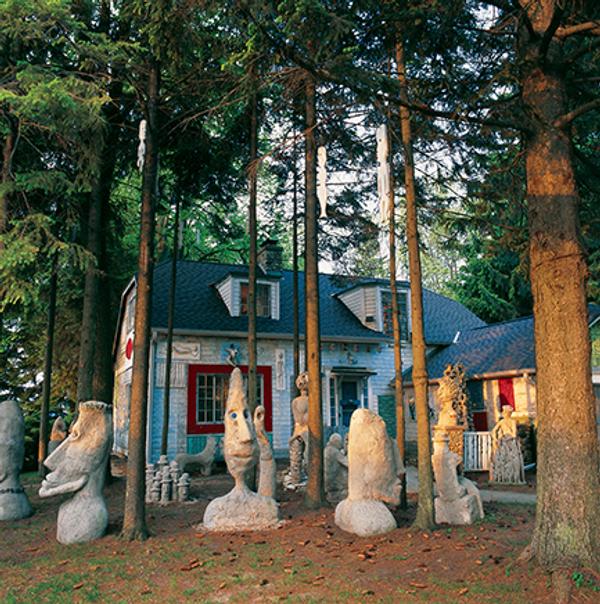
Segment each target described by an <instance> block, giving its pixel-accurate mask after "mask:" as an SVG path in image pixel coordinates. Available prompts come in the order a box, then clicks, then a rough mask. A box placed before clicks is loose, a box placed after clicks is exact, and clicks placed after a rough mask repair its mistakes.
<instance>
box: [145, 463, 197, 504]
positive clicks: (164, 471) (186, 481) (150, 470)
mask: <svg viewBox="0 0 600 604" xmlns="http://www.w3.org/2000/svg"><path fill="white" fill-rule="evenodd" d="M190 484H191V480H190V475H189V474H188V473H187V472H186V473H183V474H182V473H181V469H180V467H179V464H178V463H177V461H172V462H171V463H168V459H167V456H166V455H161V456H160V459H159V461H158V463H157V464H156V465H155V464H152V463H149V464H146V503H160V504H161V505H167V504H168V503H171V502H173V501H178V502H179V503H185V502H186V501H189V498H190V497H189V495H190Z"/></svg>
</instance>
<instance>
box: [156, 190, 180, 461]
mask: <svg viewBox="0 0 600 604" xmlns="http://www.w3.org/2000/svg"><path fill="white" fill-rule="evenodd" d="M180 205H181V204H180V201H179V196H178V195H176V196H175V220H174V221H173V250H172V253H171V282H170V283H169V311H168V313H169V315H168V317H167V356H166V359H165V390H164V396H163V423H162V434H161V439H160V454H161V455H167V451H168V450H169V416H170V413H171V365H172V362H171V361H172V358H173V323H174V321H175V294H176V291H177V255H178V251H179V209H180Z"/></svg>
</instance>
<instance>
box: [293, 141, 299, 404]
mask: <svg viewBox="0 0 600 604" xmlns="http://www.w3.org/2000/svg"><path fill="white" fill-rule="evenodd" d="M293 178H294V183H293V187H294V189H293V193H292V202H293V211H292V214H293V217H292V272H293V277H292V279H293V302H292V303H293V305H294V309H293V311H294V385H293V386H292V391H293V393H294V396H297V395H298V394H300V393H299V391H298V388H297V387H296V378H297V377H298V374H299V373H300V296H299V281H298V165H297V162H296V148H295V147H294V176H293Z"/></svg>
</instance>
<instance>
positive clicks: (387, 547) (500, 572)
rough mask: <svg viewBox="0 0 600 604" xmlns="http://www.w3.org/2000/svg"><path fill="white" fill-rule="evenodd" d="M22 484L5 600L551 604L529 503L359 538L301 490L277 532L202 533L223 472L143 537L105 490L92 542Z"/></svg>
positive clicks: (6, 532)
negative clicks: (76, 541) (532, 555)
mask: <svg viewBox="0 0 600 604" xmlns="http://www.w3.org/2000/svg"><path fill="white" fill-rule="evenodd" d="M24 482H25V484H26V485H27V490H28V493H29V495H30V498H31V501H32V504H33V506H34V507H35V510H36V513H35V515H34V516H33V517H31V518H29V519H26V520H23V521H20V522H12V523H4V524H2V525H0V536H1V537H0V602H2V603H17V602H27V603H29V602H31V603H34V604H42V603H46V602H56V603H61V604H62V603H65V602H110V603H120V602H124V603H132V602H135V603H137V602H142V603H145V602H156V603H160V604H167V603H171V602H188V601H189V602H242V603H244V604H247V603H250V602H327V603H329V602H352V603H355V602H356V603H358V602H363V603H369V602H390V603H403V602H427V603H435V602H458V603H461V602H471V603H475V602H476V603H481V602H498V603H512V602H514V603H522V602H527V603H528V604H535V603H541V602H552V600H553V599H552V595H551V591H550V580H549V577H548V576H547V575H546V574H545V573H544V572H542V571H541V570H540V569H539V568H536V567H535V566H533V565H531V566H518V565H516V564H515V560H516V558H517V556H518V555H519V554H520V553H521V551H522V550H523V548H524V547H525V545H526V544H527V543H528V541H529V539H530V536H531V532H532V529H533V514H534V509H533V507H531V506H518V505H500V504H497V505H496V504H494V505H492V504H489V505H486V510H485V511H486V518H485V520H483V521H482V522H480V523H478V524H476V525H474V526H470V527H465V528H460V527H452V528H450V527H442V528H440V529H439V530H436V531H434V532H432V533H423V532H420V531H417V530H414V529H411V526H410V525H411V522H412V519H413V518H414V513H415V501H414V499H413V500H411V501H410V506H409V509H408V510H407V511H405V512H402V511H398V512H397V514H396V516H397V519H398V525H399V528H398V529H397V530H395V531H393V532H391V533H389V534H387V535H384V536H381V537H373V538H368V539H362V538H359V537H356V536H354V535H350V534H348V533H344V532H342V531H341V530H340V529H338V528H337V527H336V526H335V524H334V522H333V511H334V510H333V508H332V507H326V508H323V509H322V510H319V511H307V510H306V509H304V507H303V505H302V495H301V494H299V493H289V492H285V493H281V494H280V497H279V501H280V502H281V515H282V518H283V519H284V520H285V523H284V526H282V528H280V529H278V530H274V531H268V532H267V531H264V532H255V533H253V532H246V533H238V534H217V533H212V534H211V533H206V532H204V531H203V530H202V529H201V528H197V527H198V524H199V523H200V522H201V521H202V515H203V512H204V509H205V507H206V505H207V503H208V502H209V501H210V500H211V499H212V498H214V497H216V496H219V495H222V494H224V493H226V492H227V491H228V490H229V489H230V488H231V485H232V481H231V479H230V478H229V476H227V475H226V474H224V473H221V474H217V475H215V476H212V477H210V478H195V479H194V481H193V488H192V496H193V497H195V498H196V499H197V501H195V502H193V503H187V504H171V505H169V506H165V507H160V506H156V505H151V506H149V507H148V525H149V529H150V531H151V533H152V536H151V538H150V539H149V540H147V541H145V542H143V543H139V542H135V543H128V542H124V541H122V540H121V539H120V538H119V529H120V526H121V522H122V510H123V497H124V486H125V481H124V479H123V478H122V477H119V478H117V479H115V480H114V482H113V483H112V484H110V485H109V486H108V487H107V489H106V495H107V501H108V506H109V510H110V525H109V532H108V535H107V536H106V537H105V538H104V539H101V540H98V541H96V542H93V543H88V544H82V545H75V546H63V545H60V544H59V543H57V542H56V541H55V538H54V533H55V523H56V514H57V510H58V506H59V505H60V502H61V499H60V498H57V499H52V500H40V499H39V498H38V497H37V494H36V492H37V484H38V480H37V477H35V476H34V475H30V476H28V477H26V479H25V481H24ZM572 581H573V601H574V602H599V601H600V593H599V592H598V589H599V588H598V587H597V585H596V583H595V582H594V578H593V577H592V576H591V575H586V574H585V573H584V574H581V575H574V576H573V577H572Z"/></svg>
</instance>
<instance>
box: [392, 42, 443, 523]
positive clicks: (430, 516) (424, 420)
mask: <svg viewBox="0 0 600 604" xmlns="http://www.w3.org/2000/svg"><path fill="white" fill-rule="evenodd" d="M396 64H397V70H398V81H399V83H400V98H401V100H402V101H403V102H405V103H408V86H407V83H406V71H405V64H404V44H403V41H402V39H401V37H400V35H399V36H398V38H397V40H396ZM400 126H401V134H402V146H403V150H404V186H405V190H406V239H407V243H408V265H409V273H410V303H411V317H412V350H413V366H412V377H413V384H414V388H415V407H416V411H417V450H418V476H419V504H418V507H417V517H416V519H415V526H416V527H418V528H420V529H422V530H430V529H432V528H433V527H434V526H435V519H434V511H433V472H432V470H431V434H430V429H429V405H428V402H427V399H428V393H427V361H426V358H425V355H426V345H425V331H424V327H423V287H422V276H421V258H420V252H419V233H418V228H417V224H418V219H417V195H416V189H415V166H414V159H413V150H412V134H411V126H410V112H409V111H408V109H407V108H406V106H405V105H401V106H400Z"/></svg>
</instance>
